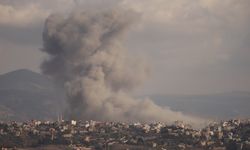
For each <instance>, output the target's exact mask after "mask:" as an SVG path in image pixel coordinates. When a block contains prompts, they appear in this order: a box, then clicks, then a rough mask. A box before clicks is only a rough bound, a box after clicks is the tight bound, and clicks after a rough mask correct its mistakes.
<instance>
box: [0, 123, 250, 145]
mask: <svg viewBox="0 0 250 150" xmlns="http://www.w3.org/2000/svg"><path fill="white" fill-rule="evenodd" d="M46 145H55V146H60V145H63V146H65V147H67V149H72V150H92V149H96V150H99V149H100V150H101V149H111V150H112V149H121V150H122V149H124V150H126V149H135V150H136V149H138V150H139V149H159V150H169V149H170V150H186V149H187V150H203V149H211V150H212V149H214V150H249V149H250V119H249V120H229V121H223V122H213V123H211V124H209V125H208V126H206V127H205V128H203V129H193V128H192V127H191V126H190V125H187V124H184V123H183V122H180V121H176V122H175V123H174V124H173V125H168V124H164V123H151V124H145V123H131V124H128V123H121V122H98V121H92V120H91V121H75V120H71V121H63V120H62V121H56V122H50V121H37V120H32V121H29V122H22V123H18V122H10V123H0V147H1V148H2V149H3V150H5V149H19V148H20V149H25V148H32V147H33V148H36V147H39V146H46Z"/></svg>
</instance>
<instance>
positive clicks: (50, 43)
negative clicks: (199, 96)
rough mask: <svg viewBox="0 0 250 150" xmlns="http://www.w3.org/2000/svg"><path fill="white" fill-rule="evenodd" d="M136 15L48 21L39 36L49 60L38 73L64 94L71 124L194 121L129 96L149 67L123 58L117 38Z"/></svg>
mask: <svg viewBox="0 0 250 150" xmlns="http://www.w3.org/2000/svg"><path fill="white" fill-rule="evenodd" d="M135 16H137V15H135V14H134V13H132V12H131V11H130V12H128V11H123V10H119V11H117V10H110V11H103V12H75V13H72V14H70V15H68V16H63V15H51V16H49V17H48V18H47V20H46V23H45V28H44V33H43V40H44V47H43V49H42V50H43V51H44V52H46V53H47V54H49V58H48V59H47V60H46V61H44V63H43V64H42V66H41V68H42V71H43V73H44V74H46V75H49V76H50V77H52V78H53V79H54V80H55V81H57V82H58V83H60V84H62V85H63V86H64V87H65V89H66V92H67V99H68V104H69V110H68V115H69V117H70V118H72V119H83V120H87V119H88V120H89V119H96V120H105V121H114V120H115V121H128V122H131V121H141V122H152V121H163V122H171V121H175V120H184V121H188V122H190V121H191V122H198V121H199V119H195V118H193V117H187V116H184V115H183V114H182V113H180V112H174V111H171V110H170V109H168V108H162V107H159V106H157V105H156V104H154V103H153V102H152V101H151V100H149V99H146V100H137V99H134V98H132V97H131V96H130V95H129V93H130V92H131V90H133V89H134V88H136V87H137V86H138V85H140V84H141V83H142V82H143V81H144V80H145V79H146V78H147V76H148V67H147V66H146V65H144V64H143V63H140V62H139V61H137V60H134V59H133V58H132V57H129V55H127V54H126V51H125V49H124V48H123V47H122V43H121V41H122V37H123V35H124V33H126V31H127V30H128V27H129V26H130V25H131V23H132V22H133V21H134V20H135V19H136V17H135Z"/></svg>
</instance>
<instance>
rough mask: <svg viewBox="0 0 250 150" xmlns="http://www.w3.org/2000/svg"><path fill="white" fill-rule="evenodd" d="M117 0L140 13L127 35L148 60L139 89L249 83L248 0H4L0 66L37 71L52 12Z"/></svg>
mask: <svg viewBox="0 0 250 150" xmlns="http://www.w3.org/2000/svg"><path fill="white" fill-rule="evenodd" d="M117 6H119V7H124V8H126V9H131V10H134V11H136V12H138V14H139V15H138V19H137V21H136V23H135V24H134V25H133V26H132V27H131V29H130V32H129V33H128V34H127V37H126V40H125V42H124V46H125V47H126V48H127V49H128V52H129V53H130V54H131V56H134V57H141V58H143V60H145V62H147V64H148V65H149V66H150V68H151V69H150V77H149V78H148V80H147V82H146V83H145V84H144V85H143V86H142V87H141V88H140V89H139V90H138V91H137V93H139V94H144V95H145V94H146V95H150V94H208V93H222V92H231V91H250V59H249V57H250V17H249V16H250V9H249V8H250V1H249V0H223V1H219V0H188V1H187V0H186V1H185V0H137V1H135V0H91V1H90V0H89V1H88V0H54V1H51V0H36V1H32V0H18V1H17V0H0V74H3V73H6V72H9V71H13V70H17V69H22V68H26V69H30V70H33V71H36V72H40V69H39V66H40V64H41V62H42V61H43V60H44V59H45V58H46V54H44V53H42V52H41V51H40V49H41V48H42V45H43V42H42V31H43V27H44V21H45V19H46V18H47V17H48V16H49V15H50V14H52V13H69V12H71V11H74V10H83V11H84V10H87V9H92V10H94V9H97V10H99V9H108V8H112V7H117ZM135 73H136V72H135Z"/></svg>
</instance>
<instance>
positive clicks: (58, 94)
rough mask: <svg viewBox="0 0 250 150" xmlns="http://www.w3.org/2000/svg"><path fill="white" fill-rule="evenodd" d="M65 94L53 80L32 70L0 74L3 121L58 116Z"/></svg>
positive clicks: (1, 116)
mask: <svg viewBox="0 0 250 150" xmlns="http://www.w3.org/2000/svg"><path fill="white" fill-rule="evenodd" d="M63 95H64V94H63V92H62V90H59V88H58V87H56V86H55V85H54V84H53V82H52V81H51V80H50V79H48V78H47V77H45V76H43V75H41V74H39V73H35V72H32V71H30V70H25V69H22V70H17V71H13V72H9V73H6V74H3V75H0V114H1V115H0V120H2V121H6V120H20V121H24V120H29V119H41V120H44V119H46V120H47V119H48V120H53V119H56V117H57V115H58V113H60V112H62V107H63V102H64V96H63Z"/></svg>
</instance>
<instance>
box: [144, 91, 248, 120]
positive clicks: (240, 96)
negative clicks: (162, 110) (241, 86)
mask: <svg viewBox="0 0 250 150" xmlns="http://www.w3.org/2000/svg"><path fill="white" fill-rule="evenodd" d="M149 97H150V98H151V99H153V100H154V101H155V103H157V104H158V105H161V106H168V107H170V108H171V109H173V110H176V111H181V112H184V113H188V114H192V115H195V116H201V117H208V118H211V119H231V118H238V117H243V118H244V117H248V118H249V117H250V109H249V108H250V92H228V93H220V94H208V95H151V96H149Z"/></svg>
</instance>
